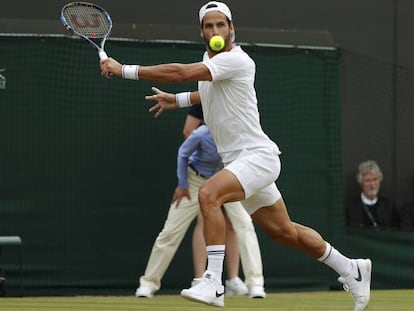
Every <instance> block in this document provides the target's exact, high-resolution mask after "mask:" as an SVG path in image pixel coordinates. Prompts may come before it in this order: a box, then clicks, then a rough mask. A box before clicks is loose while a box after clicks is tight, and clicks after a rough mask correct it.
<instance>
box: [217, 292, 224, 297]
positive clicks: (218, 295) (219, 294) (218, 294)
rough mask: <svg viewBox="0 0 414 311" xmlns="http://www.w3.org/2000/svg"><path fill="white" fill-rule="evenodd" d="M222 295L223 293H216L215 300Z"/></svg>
mask: <svg viewBox="0 0 414 311" xmlns="http://www.w3.org/2000/svg"><path fill="white" fill-rule="evenodd" d="M223 295H224V292H222V293H219V292H218V291H216V297H217V298H219V297H220V296H223Z"/></svg>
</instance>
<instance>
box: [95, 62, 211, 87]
mask: <svg viewBox="0 0 414 311" xmlns="http://www.w3.org/2000/svg"><path fill="white" fill-rule="evenodd" d="M100 65H101V74H102V76H104V77H106V78H109V77H113V76H115V77H118V78H126V79H134V80H148V81H153V82H158V83H184V82H194V81H211V79H212V77H211V74H210V70H209V69H208V68H207V66H206V65H204V64H203V63H202V62H198V63H191V64H180V63H170V64H160V65H154V66H138V65H121V64H120V63H119V62H118V61H116V60H115V59H113V58H111V57H110V58H107V59H105V60H101V62H100Z"/></svg>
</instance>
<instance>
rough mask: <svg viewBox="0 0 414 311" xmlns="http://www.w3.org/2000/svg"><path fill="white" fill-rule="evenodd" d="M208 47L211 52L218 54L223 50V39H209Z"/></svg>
mask: <svg viewBox="0 0 414 311" xmlns="http://www.w3.org/2000/svg"><path fill="white" fill-rule="evenodd" d="M209 45H210V48H211V49H212V50H213V51H215V52H219V51H221V50H222V49H223V48H224V39H223V37H222V36H219V35H216V36H213V37H211V39H210V42H209Z"/></svg>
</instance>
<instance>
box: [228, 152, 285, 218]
mask: <svg viewBox="0 0 414 311" xmlns="http://www.w3.org/2000/svg"><path fill="white" fill-rule="evenodd" d="M279 154H280V151H279V150H278V149H277V148H261V149H249V150H242V151H240V152H239V154H238V155H237V158H236V159H235V160H234V161H232V162H231V163H229V164H227V165H226V164H225V169H226V170H229V171H230V172H232V173H233V174H234V175H235V176H236V177H237V179H238V180H239V182H240V184H241V185H242V187H243V190H244V193H245V200H243V201H241V203H242V204H243V206H244V208H245V210H246V211H247V212H248V213H249V214H250V215H251V214H253V213H254V212H255V211H257V210H258V209H259V208H261V207H263V206H269V205H272V204H274V203H275V202H276V201H277V200H279V199H280V198H281V197H282V195H281V193H280V191H279V189H277V187H276V184H275V181H276V179H277V178H278V177H279V175H280V170H281V164H280V158H279Z"/></svg>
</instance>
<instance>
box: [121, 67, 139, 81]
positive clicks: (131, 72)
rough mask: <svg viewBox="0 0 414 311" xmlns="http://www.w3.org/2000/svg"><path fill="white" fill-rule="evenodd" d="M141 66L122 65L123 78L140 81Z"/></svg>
mask: <svg viewBox="0 0 414 311" xmlns="http://www.w3.org/2000/svg"><path fill="white" fill-rule="evenodd" d="M138 69H139V65H122V78H123V79H129V80H139V78H138Z"/></svg>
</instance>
